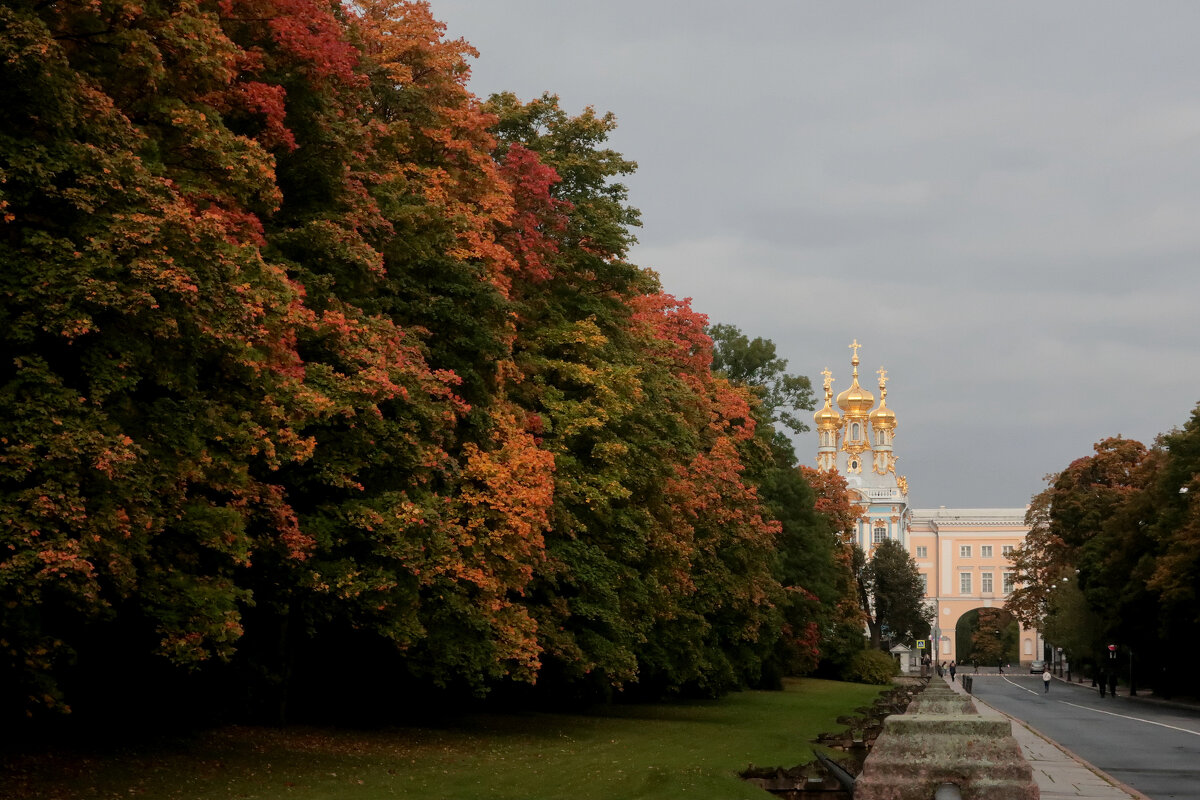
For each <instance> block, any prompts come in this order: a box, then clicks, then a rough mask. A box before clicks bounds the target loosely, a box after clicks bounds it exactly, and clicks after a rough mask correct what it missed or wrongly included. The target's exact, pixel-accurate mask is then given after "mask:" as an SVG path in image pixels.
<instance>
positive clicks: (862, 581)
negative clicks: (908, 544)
mask: <svg viewBox="0 0 1200 800" xmlns="http://www.w3.org/2000/svg"><path fill="white" fill-rule="evenodd" d="M854 571H855V575H856V577H857V581H858V598H859V607H860V608H861V609H862V611H863V614H864V615H865V616H866V619H867V627H868V629H869V630H870V634H871V646H872V647H876V648H878V647H879V646H880V643H881V641H882V639H883V631H884V629H885V628H886V629H887V630H888V632H889V635H890V637H891V639H892V641H893V642H902V643H905V644H911V643H912V642H914V641H916V640H918V639H925V638H927V637H928V636H929V630H930V623H931V621H932V612H931V611H930V610H929V609H928V608H927V607H926V606H925V588H924V585H923V584H922V582H921V572H920V570H918V569H917V562H916V561H914V560H913V557H912V556H911V555H909V553H908V551H907V550H905V549H904V546H903V545H902V544H900V543H899V542H898V541H896V540H894V539H885V540H884V541H882V542H880V543H879V544H877V545H876V546H875V549H874V551H873V552H872V553H871V557H870V559H868V558H867V557H866V553H864V552H863V550H862V548H859V547H857V546H855V549H854Z"/></svg>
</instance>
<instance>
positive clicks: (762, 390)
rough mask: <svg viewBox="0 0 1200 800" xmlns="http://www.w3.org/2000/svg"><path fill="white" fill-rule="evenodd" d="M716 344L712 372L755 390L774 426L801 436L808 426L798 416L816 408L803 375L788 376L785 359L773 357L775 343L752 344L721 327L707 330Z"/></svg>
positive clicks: (734, 330) (736, 331)
mask: <svg viewBox="0 0 1200 800" xmlns="http://www.w3.org/2000/svg"><path fill="white" fill-rule="evenodd" d="M709 335H711V336H712V338H713V341H714V342H715V343H716V349H715V351H714V358H713V369H714V370H715V371H717V372H720V373H722V374H723V375H725V376H726V377H727V378H729V380H731V381H733V382H734V383H744V384H746V385H747V386H752V387H754V391H755V394H756V395H757V396H758V398H759V401H760V402H761V403H762V406H763V408H764V410H765V412H766V417H767V418H768V419H770V420H771V421H772V422H773V423H775V424H777V425H781V426H783V427H784V428H787V429H788V430H789V431H791V432H792V433H803V432H804V431H806V430H808V425H807V424H805V423H804V421H803V420H802V419H801V418H800V417H799V416H798V415H797V412H799V411H812V410H813V408H815V400H814V397H813V390H812V383H811V382H810V381H809V379H808V378H807V377H806V376H804V375H791V374H789V373H788V372H786V370H787V365H788V362H787V359H785V358H779V356H777V355H776V354H775V343H774V342H772V341H771V340H770V339H763V338H762V337H757V336H756V337H755V338H754V339H753V340H751V339H750V338H749V337H748V336H746V335H745V334H744V333H742V332H741V331H740V330H739V329H738V328H737V327H736V326H734V325H727V324H720V325H713V326H712V327H711V328H709Z"/></svg>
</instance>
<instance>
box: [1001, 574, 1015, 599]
mask: <svg viewBox="0 0 1200 800" xmlns="http://www.w3.org/2000/svg"><path fill="white" fill-rule="evenodd" d="M1002 580H1003V581H1004V583H1003V584H1002V585H1003V587H1004V593H1005V594H1012V590H1013V574H1012V573H1011V572H1006V573H1004V575H1003V576H1002Z"/></svg>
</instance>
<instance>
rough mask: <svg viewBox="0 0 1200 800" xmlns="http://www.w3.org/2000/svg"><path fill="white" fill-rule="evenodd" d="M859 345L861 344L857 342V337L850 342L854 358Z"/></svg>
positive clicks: (856, 355) (856, 356)
mask: <svg viewBox="0 0 1200 800" xmlns="http://www.w3.org/2000/svg"><path fill="white" fill-rule="evenodd" d="M860 347H862V345H861V344H859V343H858V339H855V340H854V341H853V342H851V343H850V349H851V350H853V351H854V358H855V359H857V358H858V350H859V348H860Z"/></svg>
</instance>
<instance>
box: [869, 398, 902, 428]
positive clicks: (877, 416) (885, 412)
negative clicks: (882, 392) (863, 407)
mask: <svg viewBox="0 0 1200 800" xmlns="http://www.w3.org/2000/svg"><path fill="white" fill-rule="evenodd" d="M871 427H872V428H874V429H875V430H877V431H882V430H892V429H893V428H895V427H896V413H895V412H894V411H892V410H891V409H890V408H888V407H887V398H886V397H885V398H884V399H882V400H880V401H879V408H877V409H875V410H874V411H872V412H871Z"/></svg>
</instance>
